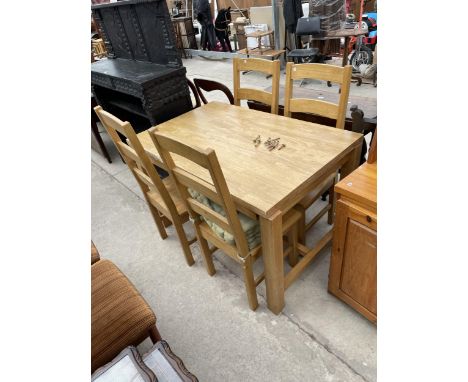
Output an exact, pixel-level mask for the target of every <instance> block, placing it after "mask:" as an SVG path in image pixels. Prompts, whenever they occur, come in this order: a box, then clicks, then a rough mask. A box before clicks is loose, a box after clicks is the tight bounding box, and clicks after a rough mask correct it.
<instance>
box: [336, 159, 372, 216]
mask: <svg viewBox="0 0 468 382" xmlns="http://www.w3.org/2000/svg"><path fill="white" fill-rule="evenodd" d="M335 192H337V193H339V194H341V195H343V196H344V197H346V198H347V199H352V200H354V201H356V202H358V203H360V204H362V205H365V206H367V207H368V208H370V209H371V211H373V212H377V163H373V164H370V163H364V164H363V165H362V166H360V167H359V168H357V169H356V170H355V171H353V172H352V173H351V174H349V175H348V176H347V177H345V178H344V179H342V180H341V181H340V182H338V183H337V184H336V185H335Z"/></svg>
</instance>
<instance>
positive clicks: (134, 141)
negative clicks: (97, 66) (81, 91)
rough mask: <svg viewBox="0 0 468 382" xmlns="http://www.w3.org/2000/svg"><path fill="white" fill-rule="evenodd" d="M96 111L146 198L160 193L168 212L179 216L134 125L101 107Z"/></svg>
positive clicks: (97, 107)
mask: <svg viewBox="0 0 468 382" xmlns="http://www.w3.org/2000/svg"><path fill="white" fill-rule="evenodd" d="M94 111H95V112H96V114H97V116H98V117H99V120H100V121H101V123H102V125H103V126H104V127H105V129H106V131H107V133H108V134H109V136H110V137H111V139H112V141H113V142H114V144H115V146H116V147H117V150H118V151H119V153H120V155H122V158H123V159H124V160H125V163H127V165H128V167H129V169H130V171H131V172H132V173H133V175H134V176H135V179H136V181H137V182H138V184H139V186H140V188H141V190H142V191H143V194H144V195H145V198H147V194H148V192H150V191H153V192H158V193H159V194H160V195H161V197H162V199H163V201H164V203H165V204H166V208H167V210H168V212H169V213H170V214H177V209H176V207H175V204H174V201H173V200H172V198H171V196H170V195H169V192H168V191H167V189H166V186H165V185H164V183H163V181H162V180H161V178H160V177H159V175H158V172H157V171H156V169H155V167H154V165H153V164H152V163H151V160H150V159H149V157H148V155H147V154H146V153H145V149H144V148H143V146H142V145H141V142H140V140H139V139H138V137H137V135H136V133H135V130H133V127H132V125H131V124H130V123H129V122H123V121H121V120H120V119H118V118H117V117H115V116H114V115H112V114H110V113H108V112H107V111H105V110H104V109H103V108H102V107H101V106H96V107H95V108H94ZM119 133H120V134H121V135H122V136H124V137H125V138H127V139H128V141H129V144H126V143H125V142H124V141H123V140H122V138H121V136H120V135H119ZM147 201H148V199H147Z"/></svg>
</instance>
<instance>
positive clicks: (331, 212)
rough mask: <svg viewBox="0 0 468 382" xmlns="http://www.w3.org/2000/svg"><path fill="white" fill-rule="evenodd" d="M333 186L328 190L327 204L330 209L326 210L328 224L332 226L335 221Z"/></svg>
mask: <svg viewBox="0 0 468 382" xmlns="http://www.w3.org/2000/svg"><path fill="white" fill-rule="evenodd" d="M334 188H335V184H333V185H332V186H331V187H330V189H329V190H328V204H330V209H329V210H328V224H329V225H332V224H333V222H334V220H335V207H336V201H335V191H334Z"/></svg>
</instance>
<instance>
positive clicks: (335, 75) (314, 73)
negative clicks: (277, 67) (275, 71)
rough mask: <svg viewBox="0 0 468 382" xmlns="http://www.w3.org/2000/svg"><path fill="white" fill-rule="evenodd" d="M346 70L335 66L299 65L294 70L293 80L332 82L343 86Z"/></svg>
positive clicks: (292, 73) (292, 72)
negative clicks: (304, 79)
mask: <svg viewBox="0 0 468 382" xmlns="http://www.w3.org/2000/svg"><path fill="white" fill-rule="evenodd" d="M312 69H313V70H312ZM344 70H345V69H344V68H342V67H339V66H334V65H326V64H297V65H294V66H293V68H292V71H291V78H292V79H293V80H299V79H303V78H314V79H316V80H322V81H331V82H335V83H339V84H341V83H342V82H343V73H342V72H343V71H344Z"/></svg>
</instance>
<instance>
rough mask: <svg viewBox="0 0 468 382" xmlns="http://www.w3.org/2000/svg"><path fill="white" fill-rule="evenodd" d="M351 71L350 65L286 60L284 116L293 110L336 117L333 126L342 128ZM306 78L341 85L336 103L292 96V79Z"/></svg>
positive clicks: (289, 115) (288, 115)
mask: <svg viewBox="0 0 468 382" xmlns="http://www.w3.org/2000/svg"><path fill="white" fill-rule="evenodd" d="M351 73H352V66H351V65H346V66H345V67H341V66H336V65H328V64H293V63H292V62H288V63H287V64H286V88H285V94H284V115H285V117H291V113H293V112H300V113H312V114H317V115H321V116H323V117H327V118H331V119H336V125H335V127H336V128H338V129H344V125H345V119H346V108H347V106H348V97H349V86H350V83H351ZM306 78H309V79H315V80H322V81H330V82H334V83H338V84H339V85H341V87H340V89H341V91H340V100H339V102H338V104H334V103H332V102H328V101H322V100H319V99H306V98H294V97H293V83H294V80H302V79H306Z"/></svg>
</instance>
